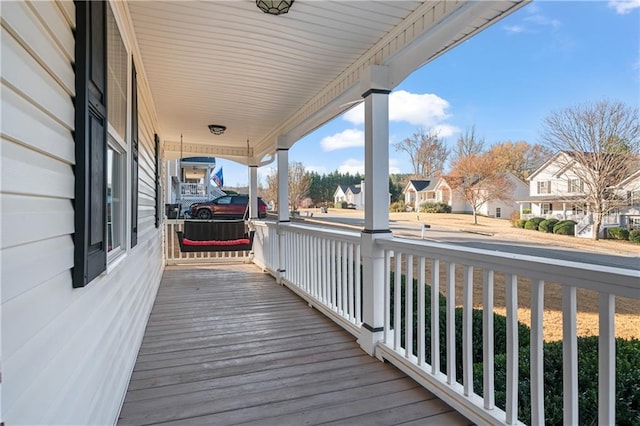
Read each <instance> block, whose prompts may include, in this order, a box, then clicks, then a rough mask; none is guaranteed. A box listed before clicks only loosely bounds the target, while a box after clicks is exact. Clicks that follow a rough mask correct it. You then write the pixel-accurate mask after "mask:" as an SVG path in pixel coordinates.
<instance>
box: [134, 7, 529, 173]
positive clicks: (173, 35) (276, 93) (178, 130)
mask: <svg viewBox="0 0 640 426" xmlns="http://www.w3.org/2000/svg"><path fill="white" fill-rule="evenodd" d="M469 3H484V6H483V7H482V9H481V10H473V11H472V12H471V13H467V15H468V16H467V15H463V16H462V18H463V19H460V18H459V19H458V21H456V22H452V24H451V26H455V28H454V29H453V30H451V31H449V32H447V33H446V34H445V36H440V37H438V38H437V39H436V38H434V41H433V43H431V46H430V49H431V50H430V52H425V53H424V55H425V56H424V57H420V55H422V52H420V51H419V50H418V51H417V54H418V55H419V56H418V58H415V57H413V56H415V54H416V52H413V53H412V55H404V56H403V52H409V51H410V50H411V48H412V47H413V48H415V46H416V45H419V43H420V40H421V37H422V42H423V43H424V35H425V34H428V33H429V31H432V30H433V28H434V27H438V26H439V27H442V26H446V25H447V21H448V19H449V18H450V17H453V16H454V15H456V14H457V15H458V16H459V15H461V12H460V11H461V10H463V9H465V8H466V7H468V6H469V5H465V2H455V1H439V2H433V1H432V2H420V1H312V0H297V1H296V2H295V3H294V4H293V6H292V8H291V10H290V12H289V13H288V14H285V15H280V16H272V15H267V14H264V13H262V12H261V11H260V10H259V9H258V8H257V7H256V6H255V2H254V1H203V2H195V1H154V2H151V1H133V2H128V3H127V6H128V10H129V13H130V16H131V21H132V23H133V28H134V31H135V36H136V40H137V44H138V48H139V51H140V53H141V59H142V67H144V73H145V75H146V77H147V80H148V84H149V87H150V90H151V95H152V98H153V102H154V106H155V110H156V112H157V115H158V122H159V126H160V131H161V135H162V138H163V141H164V143H165V148H167V147H168V148H169V149H168V150H169V151H171V150H173V151H175V150H176V146H177V144H178V143H179V142H180V138H181V135H183V138H184V145H185V146H188V147H189V151H190V152H192V153H196V154H202V155H215V156H221V157H227V158H232V159H236V160H238V161H241V162H244V163H249V162H254V163H255V162H256V159H257V160H259V159H260V158H261V157H262V156H263V155H268V154H271V153H273V152H274V150H275V148H276V140H277V137H278V136H282V135H285V134H287V133H289V134H290V135H293V136H295V137H300V136H303V135H304V134H306V133H308V132H310V131H311V130H313V128H315V127H317V126H318V125H320V124H322V123H323V122H324V121H326V120H328V119H330V118H331V117H333V116H335V115H336V114H338V113H340V112H342V111H344V110H346V109H348V107H349V106H351V105H350V104H349V102H347V103H342V104H336V105H333V106H332V109H330V110H327V108H326V107H327V105H330V104H331V102H335V101H336V100H337V99H340V97H341V96H344V94H345V93H347V92H348V91H349V90H351V91H352V94H351V96H352V97H353V93H355V94H356V95H359V94H360V93H357V90H356V91H353V89H354V87H356V86H357V84H358V80H359V79H360V77H361V72H362V70H363V69H365V68H366V67H368V66H369V65H373V64H378V65H390V64H393V63H394V61H396V62H397V65H398V66H397V70H398V71H397V72H396V74H397V78H396V79H395V80H396V81H394V82H393V84H394V85H397V84H398V83H399V82H400V81H399V80H400V79H402V78H404V77H406V75H408V73H410V72H412V71H413V70H415V69H416V68H417V67H418V66H419V65H422V64H424V63H426V62H427V61H428V60H430V59H432V58H434V57H436V56H437V55H439V54H441V53H442V52H443V51H444V50H446V49H448V48H450V47H452V46H454V45H455V44H456V43H458V42H460V41H462V40H464V39H465V38H466V37H468V36H469V35H470V34H473V33H474V32H476V31H478V30H479V29H481V28H483V27H484V26H486V25H488V23H490V22H491V21H492V20H494V19H497V18H499V17H501V16H503V15H504V14H505V13H506V12H508V11H510V10H515V9H516V8H517V7H519V6H518V5H517V2H511V1H506V2H469ZM449 33H451V34H449ZM424 44H428V43H424ZM407 56H411V57H409V58H407ZM403 63H404V64H406V65H404V66H402V65H403ZM405 68H406V69H405ZM355 99H357V98H355ZM347 100H348V99H347ZM342 101H344V99H342V100H341V102H342ZM351 103H353V101H351ZM208 124H222V125H225V126H227V131H226V132H225V133H224V134H223V135H221V136H214V135H212V134H211V133H210V132H209V130H208V128H207V125H208ZM247 141H249V144H248V146H247ZM293 142H295V140H293V141H290V142H289V144H291V143H293ZM254 155H255V156H256V158H255V159H250V158H246V157H251V156H254Z"/></svg>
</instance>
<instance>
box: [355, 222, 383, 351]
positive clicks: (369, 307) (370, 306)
mask: <svg viewBox="0 0 640 426" xmlns="http://www.w3.org/2000/svg"><path fill="white" fill-rule="evenodd" d="M391 236H392V235H391V233H390V232H389V233H385V234H382V233H376V234H374V233H365V232H363V233H362V240H361V243H360V246H361V252H362V328H361V330H360V337H359V338H358V344H359V345H360V347H361V348H362V349H363V350H364V351H365V352H366V353H368V354H369V355H371V356H374V355H375V349H376V345H377V343H378V341H380V340H382V337H383V331H384V250H383V249H381V248H380V247H379V246H378V245H377V244H376V240H377V239H379V238H391ZM356 285H359V283H356Z"/></svg>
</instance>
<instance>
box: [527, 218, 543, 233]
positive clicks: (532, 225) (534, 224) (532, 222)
mask: <svg viewBox="0 0 640 426" xmlns="http://www.w3.org/2000/svg"><path fill="white" fill-rule="evenodd" d="M543 220H544V218H543V217H532V218H531V219H529V220H527V223H525V224H524V229H531V230H534V231H537V230H538V225H540V222H542V221H543Z"/></svg>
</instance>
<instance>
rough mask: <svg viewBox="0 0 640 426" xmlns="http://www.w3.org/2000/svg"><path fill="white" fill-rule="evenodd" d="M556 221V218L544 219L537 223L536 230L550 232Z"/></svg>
mask: <svg viewBox="0 0 640 426" xmlns="http://www.w3.org/2000/svg"><path fill="white" fill-rule="evenodd" d="M558 222H559V221H558V219H545V220H543V221H542V222H540V224H539V225H538V231H540V232H546V233H552V232H553V227H554V225H555V224H556V223H558Z"/></svg>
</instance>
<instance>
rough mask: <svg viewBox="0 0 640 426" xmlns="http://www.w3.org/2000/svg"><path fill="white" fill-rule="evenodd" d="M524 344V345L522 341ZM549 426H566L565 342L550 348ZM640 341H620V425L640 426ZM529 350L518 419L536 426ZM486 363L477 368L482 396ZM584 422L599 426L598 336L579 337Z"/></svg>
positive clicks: (502, 358) (499, 392) (501, 383)
mask: <svg viewBox="0 0 640 426" xmlns="http://www.w3.org/2000/svg"><path fill="white" fill-rule="evenodd" d="M520 343H521V344H522V343H523V342H522V341H520ZM543 353H544V355H543V356H544V361H543V362H544V394H545V400H544V408H545V423H546V424H550V425H561V424H562V414H563V411H562V396H563V389H562V342H561V341H559V342H548V343H545V344H544V349H543ZM506 363H507V357H506V355H505V354H499V355H496V356H495V364H494V366H495V376H494V377H495V403H496V405H497V406H498V407H500V408H502V409H504V408H505V401H506ZM638 365H640V340H637V339H631V340H624V339H621V338H618V339H616V397H615V401H616V422H615V423H616V425H638V424H640V411H639V410H640V369H639V368H638ZM529 369H530V359H529V348H528V347H522V345H521V347H520V351H519V372H518V379H519V386H518V419H519V420H520V421H522V422H523V423H525V424H531V405H530V403H531V387H530V386H531V384H530V383H531V382H530V377H529ZM482 387H483V383H482V364H475V365H474V390H475V391H476V393H478V394H479V395H482ZM578 406H579V414H578V416H579V418H578V423H579V424H581V425H583V424H584V425H591V424H593V425H595V424H597V423H598V337H597V336H591V337H580V338H578Z"/></svg>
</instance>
